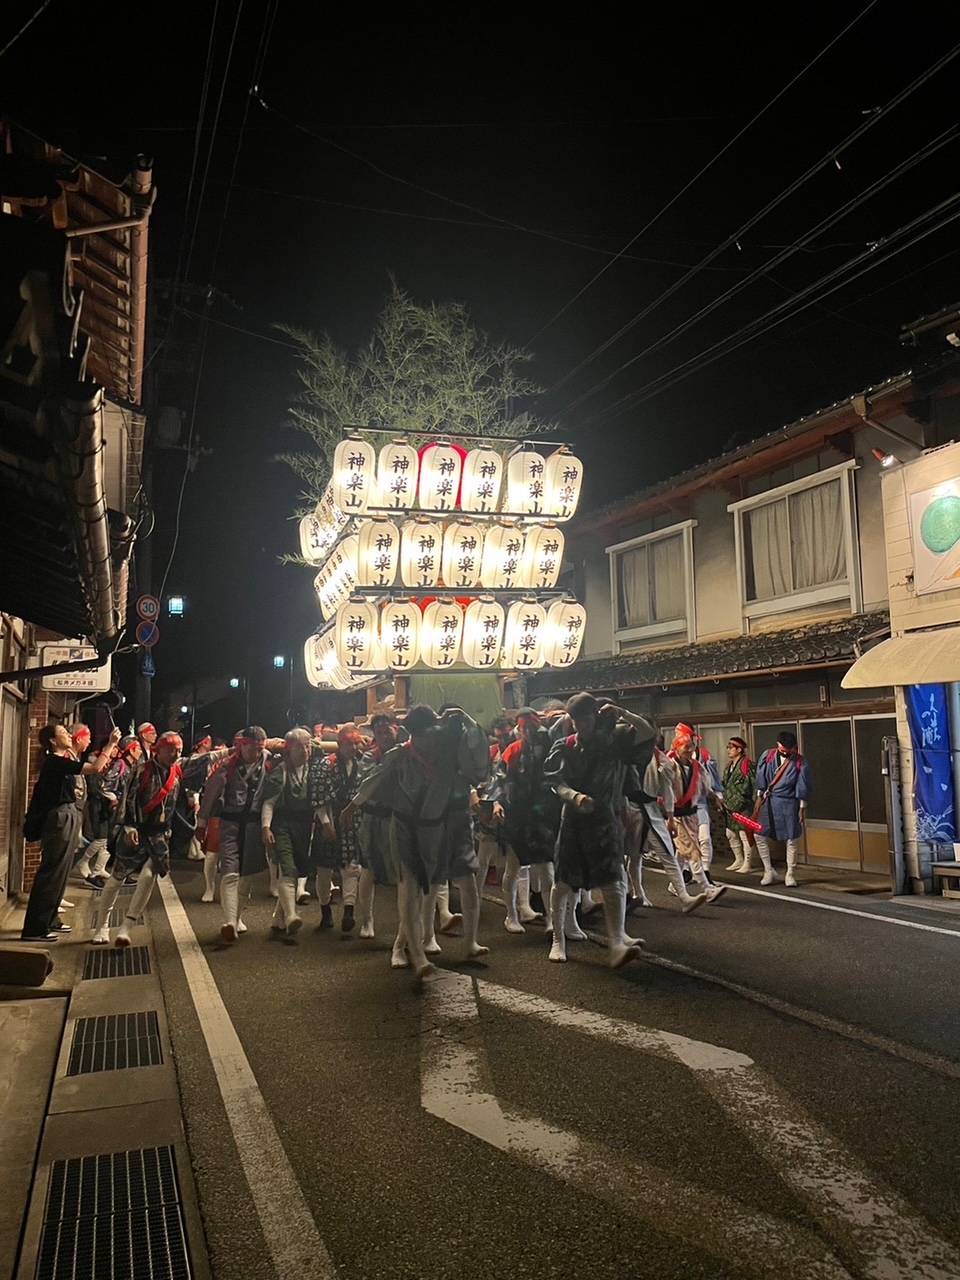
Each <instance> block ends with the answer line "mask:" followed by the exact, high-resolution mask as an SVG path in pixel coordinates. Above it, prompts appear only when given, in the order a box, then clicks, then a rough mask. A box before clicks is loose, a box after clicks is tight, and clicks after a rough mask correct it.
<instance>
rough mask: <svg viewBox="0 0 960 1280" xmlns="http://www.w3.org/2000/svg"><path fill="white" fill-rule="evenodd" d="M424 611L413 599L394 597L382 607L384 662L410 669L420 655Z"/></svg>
mask: <svg viewBox="0 0 960 1280" xmlns="http://www.w3.org/2000/svg"><path fill="white" fill-rule="evenodd" d="M422 621H423V615H422V614H421V613H420V610H419V609H418V608H417V606H416V605H415V604H412V603H411V602H410V601H409V600H391V601H390V602H389V603H388V604H385V605H384V606H383V608H382V609H381V610H380V649H381V653H382V655H383V665H384V666H385V667H389V668H390V670H391V671H406V670H407V669H408V668H409V667H412V666H413V665H414V664H415V663H416V662H418V661H419V659H420V630H421V624H422Z"/></svg>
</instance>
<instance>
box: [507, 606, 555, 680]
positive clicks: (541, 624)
mask: <svg viewBox="0 0 960 1280" xmlns="http://www.w3.org/2000/svg"><path fill="white" fill-rule="evenodd" d="M546 623H547V614H546V610H545V609H544V607H543V605H542V604H537V602H536V600H516V601H514V603H513V604H512V605H511V606H510V608H509V610H508V612H507V626H506V634H505V636H504V641H503V665H504V666H505V667H518V668H520V669H521V670H530V669H531V668H533V667H542V666H543V640H544V631H545V630H546Z"/></svg>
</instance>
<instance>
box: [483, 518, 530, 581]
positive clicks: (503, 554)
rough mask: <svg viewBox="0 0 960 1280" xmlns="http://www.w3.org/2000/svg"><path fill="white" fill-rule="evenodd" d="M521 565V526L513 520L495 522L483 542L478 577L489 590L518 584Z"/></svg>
mask: <svg viewBox="0 0 960 1280" xmlns="http://www.w3.org/2000/svg"><path fill="white" fill-rule="evenodd" d="M522 568H523V530H522V529H520V528H518V527H517V525H515V524H495V525H493V526H492V527H491V528H489V529H488V530H487V533H486V537H485V538H484V542H483V563H482V566H481V569H480V581H481V583H482V584H483V586H485V587H486V588H487V589H488V590H489V591H510V590H513V589H514V588H516V587H519V586H520V582H521V571H522Z"/></svg>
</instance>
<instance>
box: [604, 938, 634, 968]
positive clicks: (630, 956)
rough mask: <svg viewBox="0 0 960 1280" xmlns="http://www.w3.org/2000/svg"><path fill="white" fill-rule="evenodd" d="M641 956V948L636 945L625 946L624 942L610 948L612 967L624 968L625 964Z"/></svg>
mask: <svg viewBox="0 0 960 1280" xmlns="http://www.w3.org/2000/svg"><path fill="white" fill-rule="evenodd" d="M639 958H640V948H639V947H636V946H624V945H623V944H622V943H620V944H618V945H617V946H615V947H611V948H610V968H611V969H622V968H623V966H624V965H625V964H629V963H630V961H631V960H638V959H639Z"/></svg>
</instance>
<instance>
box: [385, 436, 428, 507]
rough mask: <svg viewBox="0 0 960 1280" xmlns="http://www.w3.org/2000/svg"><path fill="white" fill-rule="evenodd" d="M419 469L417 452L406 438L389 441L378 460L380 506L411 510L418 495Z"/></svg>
mask: <svg viewBox="0 0 960 1280" xmlns="http://www.w3.org/2000/svg"><path fill="white" fill-rule="evenodd" d="M419 471H420V459H419V457H418V456H417V451H416V449H414V448H413V446H412V445H409V444H408V443H407V442H406V440H393V441H391V442H390V444H385V445H384V446H383V448H382V449H381V450H380V456H379V458H378V459H377V502H376V505H377V506H378V507H389V508H390V509H391V510H393V511H410V510H411V509H412V507H413V505H414V502H415V501H416V497H417V476H418V474H419Z"/></svg>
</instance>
